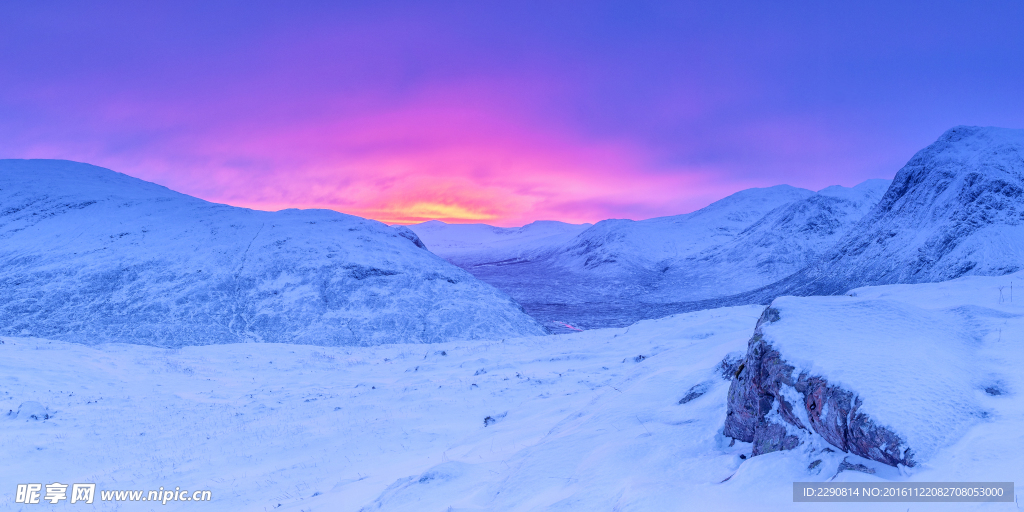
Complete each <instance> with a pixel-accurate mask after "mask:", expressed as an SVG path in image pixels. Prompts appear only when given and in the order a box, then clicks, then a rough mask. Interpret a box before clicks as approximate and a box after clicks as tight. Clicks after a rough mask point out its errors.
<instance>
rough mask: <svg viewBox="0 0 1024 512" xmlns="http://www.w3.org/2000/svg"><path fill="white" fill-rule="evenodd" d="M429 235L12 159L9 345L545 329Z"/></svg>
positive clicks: (0, 275) (317, 339) (2, 223)
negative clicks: (42, 340) (15, 338)
mask: <svg viewBox="0 0 1024 512" xmlns="http://www.w3.org/2000/svg"><path fill="white" fill-rule="evenodd" d="M422 246H423V244H422V242H420V241H419V240H418V239H417V237H416V236H415V234H413V233H412V232H411V231H409V230H408V229H405V228H389V227H387V226H386V225H384V224H381V223H379V222H376V221H372V220H367V219H362V218H359V217H353V216H350V215H345V214H341V213H337V212H334V211H328V210H284V211H280V212H262V211H253V210H248V209H244V208H235V207H231V206H226V205H220V204H213V203H209V202H206V201H203V200H200V199H196V198H194V197H190V196H186V195H184V194H179V193H176V192H173V191H171V190H168V189H166V188H164V187H161V186H158V185H154V184H152V183H147V182H144V181H142V180H138V179H135V178H131V177H129V176H126V175H123V174H119V173H116V172H113V171H110V170H107V169H102V168H99V167H94V166H91V165H86V164H80V163H74V162H67V161H54V160H2V161H0V333H4V334H13V335H32V336H40V337H47V338H51V339H60V340H65V341H75V342H81V343H98V342H105V341H121V342H127V343H142V344H152V345H162V346H178V345H198V344H209V343H228V342H283V343H303V344H314V345H368V344H378V343H396V342H439V341H444V340H448V339H481V338H487V339H494V338H501V337H507V336H518V335H528V334H539V333H542V332H543V331H542V330H541V328H540V327H539V326H538V324H537V323H536V322H535V321H534V320H533V319H531V318H530V317H529V316H527V315H526V314H525V313H524V312H523V311H522V308H521V307H520V306H519V305H518V304H516V303H515V302H514V301H513V300H512V299H511V298H509V297H508V296H507V295H506V294H504V293H502V292H500V291H498V290H496V289H494V288H493V287H491V286H489V285H487V284H484V283H482V282H480V281H478V280H476V279H475V278H473V277H472V276H471V275H469V274H467V273H466V272H464V271H463V270H461V269H458V268H456V267H454V266H452V265H450V264H448V263H447V262H445V261H443V260H442V259H440V258H438V257H437V256H435V255H433V254H431V253H430V252H428V251H426V250H424V249H423V248H422Z"/></svg>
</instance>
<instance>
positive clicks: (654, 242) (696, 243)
mask: <svg viewBox="0 0 1024 512" xmlns="http://www.w3.org/2000/svg"><path fill="white" fill-rule="evenodd" d="M813 194H814V192H811V191H810V190H806V189H802V188H796V187H791V186H789V185H776V186H774V187H769V188H752V189H748V190H743V191H740V192H737V193H735V194H733V195H731V196H729V197H726V198H724V199H721V200H719V201H716V202H714V203H712V204H710V205H708V206H707V207H705V208H702V209H700V210H697V211H695V212H693V213H687V214H683V215H673V216H670V217H658V218H654V219H648V220H642V221H631V220H621V219H611V220H604V221H601V222H598V223H597V224H595V225H594V226H593V227H592V228H590V229H587V230H586V231H584V232H583V233H581V234H580V235H579V236H577V237H576V238H575V239H574V240H573V241H572V242H571V243H569V244H568V245H567V246H566V247H565V248H563V249H562V250H560V251H559V254H557V255H556V256H554V258H553V259H554V261H555V263H556V264H558V265H559V266H561V267H564V268H565V269H566V270H571V271H582V270H586V271H593V272H600V273H601V274H603V275H628V274H631V273H633V272H635V271H649V270H659V271H660V270H661V268H660V267H663V266H665V265H671V263H672V262H674V261H679V260H682V259H685V258H686V257H688V256H691V255H695V254H697V253H699V252H701V251H702V250H706V249H708V248H711V247H714V246H717V245H720V244H723V243H726V242H728V241H730V240H732V239H733V238H734V237H735V236H736V235H737V234H739V233H740V232H741V231H743V230H744V229H746V228H747V227H749V226H750V225H751V224H753V223H754V222H756V221H757V220H758V219H760V218H761V217H763V216H764V215H765V214H767V213H768V212H770V211H772V210H774V209H775V208H778V207H779V206H782V205H785V204H788V203H792V202H794V201H798V200H800V199H805V198H807V197H809V196H811V195H813Z"/></svg>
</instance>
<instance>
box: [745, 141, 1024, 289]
mask: <svg viewBox="0 0 1024 512" xmlns="http://www.w3.org/2000/svg"><path fill="white" fill-rule="evenodd" d="M1022 267H1024V130H1009V129H1003V128H981V127H971V126H958V127H956V128H953V129H950V130H949V131H947V132H946V133H945V134H943V135H942V137H940V138H939V140H938V141H936V142H935V143H934V144H932V145H930V146H928V147H927V148H925V149H923V150H921V151H920V152H918V153H917V154H916V155H914V157H913V158H912V159H911V160H910V161H909V162H908V163H907V165H906V166H904V167H903V169H901V170H900V171H899V173H897V175H896V177H895V179H894V180H893V183H892V186H891V187H889V190H888V191H887V192H886V193H885V196H883V197H882V199H881V201H879V203H878V205H877V206H876V207H875V208H874V209H873V210H872V211H871V212H870V213H869V214H868V215H866V216H865V217H864V219H863V220H862V221H861V222H860V223H859V225H858V226H857V227H856V228H855V229H853V230H851V231H850V232H849V233H848V234H847V235H846V236H845V237H843V238H842V239H841V240H840V241H838V242H837V244H836V246H835V247H833V248H832V249H831V250H829V251H828V252H827V253H825V254H823V255H822V256H821V258H820V259H818V260H816V261H815V262H814V263H813V264H812V265H810V266H808V267H807V268H805V269H802V270H801V271H800V272H798V273H796V274H794V275H793V276H790V277H788V278H786V279H784V280H782V281H781V282H779V283H778V284H776V285H773V286H769V287H767V288H766V289H765V290H762V291H760V292H757V293H755V294H751V296H749V297H747V296H743V297H738V298H737V299H736V300H735V302H736V303H750V302H751V298H753V299H756V300H758V301H761V302H764V301H766V300H770V299H771V298H772V297H775V296H779V295H826V294H835V293H843V292H845V291H846V290H848V289H850V288H854V287H857V286H864V285H875V284H890V283H921V282H935V281H944V280H948V279H953V278H956V277H959V276H964V275H1001V274H1006V273H1009V272H1014V271H1016V270H1018V269H1020V268H1022Z"/></svg>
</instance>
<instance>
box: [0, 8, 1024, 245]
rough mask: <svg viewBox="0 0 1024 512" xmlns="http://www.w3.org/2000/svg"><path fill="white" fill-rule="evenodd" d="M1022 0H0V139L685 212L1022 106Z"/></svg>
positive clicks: (467, 210)
mask: <svg viewBox="0 0 1024 512" xmlns="http://www.w3.org/2000/svg"><path fill="white" fill-rule="evenodd" d="M1022 27H1024V2H1022V1H1021V0H1007V1H991V2H989V1H984V2H963V1H958V2H934V1H931V2H877V3H871V2H856V3H854V2H848V3H839V2H832V3H824V2H786V3H781V2H764V1H757V2H699V3H697V2H694V3H685V2H661V3H656V2H639V1H635V0H634V1H628V2H595V1H588V2H564V1H557V2H556V1H549V2H529V1H521V0H520V1H515V2H437V1H432V2H408V3H401V2H369V1H366V2H312V1H306V2H237V3H229V2H193V3H188V2H167V3H165V4H162V5H161V4H158V3H156V2H122V3H115V2H77V3H71V2H18V3H14V2H5V3H2V4H0V158H66V159H71V160H78V161H84V162H89V163H93V164H96V165H101V166H104V167H109V168H112V169H114V170H117V171H120V172H124V173H127V174H130V175H132V176H137V177H140V178H143V179H146V180H149V181H154V182H157V183H160V184H162V185H166V186H168V187H170V188H172V189H175V190H178V191H181V192H185V193H188V194H192V195H195V196H198V197H202V198H204V199H208V200H212V201H218V202H226V203H229V204H234V205H239V206H248V207H252V208H259V209H280V208H287V207H299V208H312V207H321V208H333V209H336V210H339V211H343V212H346V213H352V214H355V215H361V216H364V217H370V218H375V219H379V220H382V221H386V222H416V221H420V220H426V219H430V218H440V219H443V220H448V221H462V222H488V223H492V224H498V225H520V224H523V223H526V222H530V221H533V220H538V219H555V220H564V221H568V222H594V221H597V220H600V219H604V218H610V217H616V218H633V219H642V218H648V217H653V216H660V215H672V214H677V213H684V212H688V211H692V210H694V209H696V208H699V207H702V206H704V205H706V204H708V203H709V202H711V201H713V200H715V199H719V198H721V197H723V196H725V195H727V194H729V193H732V192H735V191H737V190H741V189H744V188H749V187H753V186H770V185H775V184H779V183H788V184H791V185H795V186H800V187H806V188H811V189H820V188H822V187H825V186H827V185H832V184H842V185H853V184H856V183H858V182H860V181H863V180H864V179H868V178H891V177H892V176H893V175H894V174H895V172H896V171H897V170H898V169H899V168H900V167H901V166H902V165H903V163H905V162H906V161H907V160H908V159H909V158H910V157H911V156H912V155H913V153H914V152H916V151H917V150H919V149H921V148H923V147H924V146H926V145H927V144H929V143H931V142H932V141H933V140H935V138H937V137H938V136H939V135H940V134H941V133H942V132H943V131H945V130H946V129H948V128H950V127H952V126H954V125H958V124H976V125H993V126H1004V127H1013V128H1024V28H1022Z"/></svg>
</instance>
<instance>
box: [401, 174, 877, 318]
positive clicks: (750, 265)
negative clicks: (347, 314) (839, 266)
mask: <svg viewBox="0 0 1024 512" xmlns="http://www.w3.org/2000/svg"><path fill="white" fill-rule="evenodd" d="M888 184H889V182H888V181H887V180H869V181H866V182H864V183H862V184H860V185H858V186H856V187H853V188H845V187H838V186H835V187H829V188H827V189H824V190H822V191H820V192H817V193H815V192H811V191H809V190H804V189H798V188H794V187H790V186H787V185H780V186H777V187H771V188H764V189H750V190H744V191H742V192H738V193H736V194H733V195H731V196H729V197H727V198H725V199H722V200H721V201H718V202H715V203H713V204H711V205H710V206H708V207H706V208H704V209H702V210H698V211H696V212H693V213H690V214H685V215H677V216H673V217H663V218H657V219H650V220H645V221H639V222H633V221H628V220H608V221H601V222H599V223H597V224H595V225H594V226H593V227H591V228H589V229H586V230H585V231H583V232H582V233H580V234H579V235H578V236H576V237H575V238H573V239H571V240H569V241H568V242H565V243H563V244H562V246H561V247H558V246H552V245H549V242H550V241H551V240H552V238H554V237H552V238H547V239H543V240H544V244H543V247H544V248H543V250H540V249H538V247H541V246H542V244H539V243H536V244H523V248H524V249H520V248H518V247H517V246H516V245H515V244H509V245H500V244H495V245H494V246H493V249H491V250H490V252H487V251H486V250H484V249H481V248H477V247H475V246H474V247H473V249H472V250H473V251H475V252H474V254H487V255H488V256H487V258H476V259H472V258H466V257H461V256H452V255H458V254H459V253H458V252H457V251H456V250H452V249H449V248H448V247H449V246H450V245H451V244H450V245H449V246H443V247H444V248H443V249H441V251H449V252H439V254H441V255H443V256H445V257H447V258H448V259H449V260H450V261H453V262H454V263H456V264H459V265H460V266H462V267H463V268H465V269H466V270H468V271H469V272H471V273H472V274H473V275H475V276H476V277H478V278H479V279H481V280H483V281H485V282H487V283H490V284H492V285H494V286H496V287H497V288H499V289H501V290H504V291H506V292H507V293H509V294H510V295H511V296H512V297H513V298H514V299H516V300H517V301H518V302H519V303H521V304H523V307H524V308H525V309H526V311H527V312H529V313H530V314H531V315H533V316H534V317H535V318H538V319H540V320H542V321H544V322H545V325H546V326H547V327H548V328H549V329H551V330H553V331H555V332H558V331H559V330H560V329H559V328H560V326H561V327H563V329H562V330H564V328H570V329H571V328H580V327H582V328H595V327H604V326H623V325H629V324H630V323H632V322H635V321H636V320H639V319H643V318H657V317H659V316H665V315H667V314H671V313H673V312H677V311H679V308H678V306H676V304H677V303H684V302H688V301H701V300H708V299H714V298H720V297H725V296H729V295H732V294H738V293H741V292H745V291H748V290H754V289H757V288H760V287H762V286H764V285H766V284H768V283H772V282H774V281H776V280H778V279H780V278H783V277H785V276H788V275H790V274H792V273H794V272H796V271H798V270H800V269H801V268H803V267H805V266H806V265H808V264H809V263H810V262H812V261H813V260H814V258H816V257H817V256H819V255H820V254H822V253H823V252H825V251H826V250H827V249H829V248H830V247H831V246H832V244H834V243H835V241H836V240H838V239H839V238H840V237H841V236H842V235H844V234H845V233H846V232H847V231H848V230H849V229H850V228H852V227H853V226H854V225H856V223H857V222H858V221H859V220H860V218H861V216H863V215H864V213H866V212H867V211H869V210H870V209H871V208H872V207H873V206H874V205H875V203H876V202H877V201H878V199H879V198H880V197H881V196H882V194H883V193H884V191H885V189H886V187H887V186H888ZM420 226H421V227H419V228H415V229H417V231H418V232H419V233H420V234H421V235H423V236H426V237H428V238H429V236H430V234H429V232H428V231H426V230H424V229H423V228H422V226H426V224H424V225H420ZM527 227H529V226H527ZM465 229H466V230H467V231H468V230H471V229H472V230H476V231H477V232H482V233H487V232H489V229H499V230H500V229H501V228H490V227H489V226H481V225H476V226H472V227H467V228H465ZM522 229H524V230H525V229H526V228H522ZM567 231H568V230H567V229H563V230H562V233H563V234H564V233H565V232H567ZM466 238H468V237H466ZM475 239H478V240H482V241H483V242H481V243H484V244H486V243H487V242H486V241H485V240H490V239H488V238H485V237H484V236H483V235H476V238H475ZM427 245H428V247H430V243H429V242H428V244H427Z"/></svg>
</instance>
